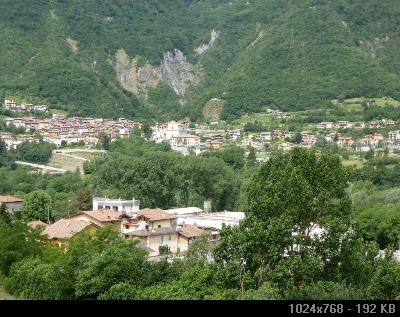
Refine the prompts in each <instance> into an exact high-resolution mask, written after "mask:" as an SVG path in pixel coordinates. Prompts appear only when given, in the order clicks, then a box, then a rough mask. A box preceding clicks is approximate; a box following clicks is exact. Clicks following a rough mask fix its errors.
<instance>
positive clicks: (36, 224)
mask: <svg viewBox="0 0 400 317" xmlns="http://www.w3.org/2000/svg"><path fill="white" fill-rule="evenodd" d="M28 226H29V227H31V228H33V229H35V228H36V227H37V226H41V227H44V228H46V227H47V223H44V222H43V221H40V220H34V221H31V222H28Z"/></svg>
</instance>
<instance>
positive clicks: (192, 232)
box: [179, 224, 204, 238]
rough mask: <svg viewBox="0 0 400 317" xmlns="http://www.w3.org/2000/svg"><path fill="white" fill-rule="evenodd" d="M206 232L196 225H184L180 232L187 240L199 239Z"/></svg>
mask: <svg viewBox="0 0 400 317" xmlns="http://www.w3.org/2000/svg"><path fill="white" fill-rule="evenodd" d="M203 232H204V230H202V229H200V228H198V227H197V226H195V225H187V224H184V225H183V226H182V228H181V230H180V231H179V233H180V234H182V235H184V236H185V237H187V238H193V237H198V236H199V235H201V234H202V233H203Z"/></svg>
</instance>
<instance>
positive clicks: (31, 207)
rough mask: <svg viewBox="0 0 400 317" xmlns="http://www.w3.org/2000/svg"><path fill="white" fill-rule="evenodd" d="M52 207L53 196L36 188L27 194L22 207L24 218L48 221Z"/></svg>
mask: <svg viewBox="0 0 400 317" xmlns="http://www.w3.org/2000/svg"><path fill="white" fill-rule="evenodd" d="M50 208H51V197H50V196H49V194H47V193H46V192H45V191H42V190H36V191H33V192H31V193H29V194H28V195H26V196H25V200H24V204H23V205H22V208H21V213H22V218H23V219H26V220H41V221H45V222H46V221H47V220H48V218H49V217H51V215H49V212H50Z"/></svg>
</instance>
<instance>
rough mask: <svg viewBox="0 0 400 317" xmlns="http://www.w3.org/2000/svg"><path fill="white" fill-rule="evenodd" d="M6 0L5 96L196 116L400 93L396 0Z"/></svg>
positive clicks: (108, 112) (2, 23) (0, 43)
mask: <svg viewBox="0 0 400 317" xmlns="http://www.w3.org/2000/svg"><path fill="white" fill-rule="evenodd" d="M1 3H2V6H1V7H2V10H0V28H1V29H2V32H0V49H1V54H0V97H4V96H11V97H14V98H25V99H29V100H31V101H37V102H45V103H48V104H50V105H52V106H54V107H56V108H61V109H65V110H68V111H69V112H71V113H72V114H80V115H98V116H107V117H117V116H129V117H149V116H152V117H155V118H157V119H169V118H174V117H176V118H178V117H182V116H185V115H189V116H190V117H192V118H193V119H196V118H199V117H200V116H201V113H202V108H203V107H204V105H205V104H206V103H207V102H208V101H209V100H210V99H213V98H219V99H223V100H225V102H224V103H223V104H224V108H223V110H222V114H221V116H222V118H225V119H229V118H234V117H237V116H239V115H240V114H241V113H244V112H252V111H258V110H260V109H262V107H264V106H276V107H279V108H281V109H285V110H296V109H303V108H307V107H323V106H327V105H328V104H329V100H331V99H334V98H336V97H337V96H338V95H345V96H346V97H349V98H351V97H359V96H365V97H379V96H384V95H386V96H390V97H393V98H395V99H400V58H399V56H400V54H399V53H400V44H399V43H400V41H399V34H400V23H399V22H400V3H397V2H394V1H391V0H338V1H329V0H306V1H288V0H285V1H283V0H248V1H247V0H236V1H235V0H231V1H227V0H226V1H223V0H219V1H218V0H202V1H199V0H197V1H196V0H149V1H128V0H103V1H99V0H86V1H83V0H68V1H66V0H48V1H44V0H2V1H1ZM212 30H214V31H215V34H216V38H215V39H214V42H213V44H212V45H210V47H209V48H208V49H206V50H204V52H202V53H201V54H199V53H198V52H199V51H197V52H196V48H199V47H200V46H201V45H202V44H206V43H208V42H209V41H210V34H211V31H212ZM215 34H214V35H215ZM174 49H178V50H179V51H178V52H177V51H174ZM167 52H171V53H170V54H169V55H168V54H167ZM180 52H182V56H183V57H182V58H181V57H180V55H179V53H180ZM166 54H167V55H166Z"/></svg>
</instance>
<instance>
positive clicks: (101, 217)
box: [70, 209, 121, 222]
mask: <svg viewBox="0 0 400 317" xmlns="http://www.w3.org/2000/svg"><path fill="white" fill-rule="evenodd" d="M81 214H85V215H87V216H89V217H91V218H93V219H96V220H97V221H100V222H112V221H118V220H120V216H121V212H119V211H115V210H111V209H99V210H91V211H81V212H80V213H78V214H75V215H73V216H71V217H70V218H74V217H76V216H78V215H81Z"/></svg>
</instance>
